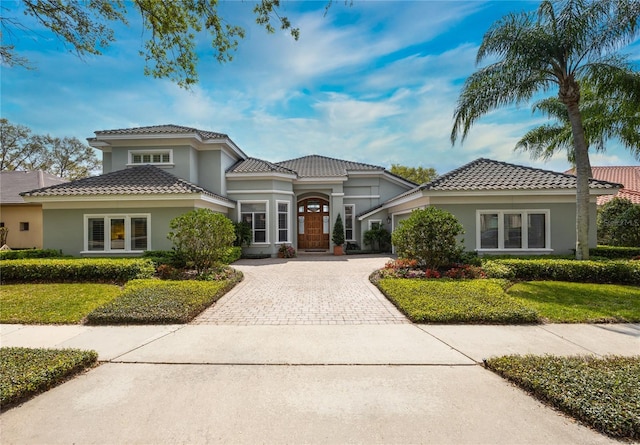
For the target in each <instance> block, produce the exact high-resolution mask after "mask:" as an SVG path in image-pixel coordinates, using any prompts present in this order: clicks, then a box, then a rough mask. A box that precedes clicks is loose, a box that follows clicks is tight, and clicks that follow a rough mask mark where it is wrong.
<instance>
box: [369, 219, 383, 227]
mask: <svg viewBox="0 0 640 445" xmlns="http://www.w3.org/2000/svg"><path fill="white" fill-rule="evenodd" d="M375 223H378V226H379V227H383V228H384V225H383V224H382V220H381V219H370V220H369V230H371V229H373V225H374V224H375Z"/></svg>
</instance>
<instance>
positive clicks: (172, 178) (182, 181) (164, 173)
mask: <svg viewBox="0 0 640 445" xmlns="http://www.w3.org/2000/svg"><path fill="white" fill-rule="evenodd" d="M144 170H148V171H150V172H153V174H155V175H159V176H161V177H164V179H168V180H170V181H173V182H174V183H177V184H179V185H182V186H183V187H185V188H186V189H187V190H190V191H192V192H194V193H203V194H205V195H209V196H212V197H216V198H219V199H222V200H224V201H229V202H232V200H231V199H229V198H227V197H225V196H222V195H218V194H217V193H214V192H211V191H209V190H207V189H205V188H203V187H201V186H199V185H197V184H194V183H192V182H189V181H187V180H186V179H182V178H179V177H177V176H176V175H174V174H171V173H169V172H167V171H164V170H163V169H161V168H158V167H156V166H155V165H138V166H135V167H130V168H127V169H124V170H115V171H112V172H109V173H105V174H102V175H98V176H89V177H87V178H82V179H78V180H75V181H71V182H66V183H62V184H55V185H51V186H48V187H41V188H39V189H35V190H30V191H27V192H22V193H20V196H37V195H40V194H42V193H44V192H48V191H51V190H55V189H64V188H65V187H72V188H73V187H74V186H77V185H78V184H88V185H91V184H92V183H98V186H100V183H102V182H104V181H105V180H107V181H108V180H109V178H111V177H119V176H122V175H123V174H132V173H135V172H137V171H144ZM88 195H90V194H88Z"/></svg>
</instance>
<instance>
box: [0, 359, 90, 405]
mask: <svg viewBox="0 0 640 445" xmlns="http://www.w3.org/2000/svg"><path fill="white" fill-rule="evenodd" d="M97 360H98V353H97V352H95V351H82V350H79V349H29V348H0V406H2V409H3V410H5V409H7V408H10V407H11V406H13V405H16V404H18V403H20V402H23V401H24V400H26V399H28V398H29V397H31V396H33V395H35V394H38V393H40V392H42V391H46V390H47V389H49V388H51V387H53V386H55V385H58V384H60V383H62V382H64V381H65V380H66V379H68V378H69V377H70V376H72V375H74V374H77V373H79V372H81V371H83V370H84V369H86V368H89V367H91V366H93V365H95V363H96V362H97Z"/></svg>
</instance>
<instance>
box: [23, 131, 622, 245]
mask: <svg viewBox="0 0 640 445" xmlns="http://www.w3.org/2000/svg"><path fill="white" fill-rule="evenodd" d="M95 134H96V137H95V138H91V139H89V144H90V145H91V146H93V147H95V148H97V149H99V150H102V152H103V168H104V174H103V175H101V176H97V177H92V178H87V179H81V180H78V181H73V182H69V183H67V184H61V185H57V186H52V187H45V188H42V189H39V190H33V191H30V192H27V193H23V194H22V195H23V196H24V198H25V201H27V202H33V203H38V204H41V205H42V208H43V214H44V245H45V247H47V248H55V249H62V250H63V251H64V252H65V253H67V254H72V255H83V256H90V255H101V256H103V255H119V256H121V255H139V254H141V253H142V252H143V251H144V250H167V249H170V248H171V243H170V241H169V240H168V239H167V233H168V232H169V222H170V220H171V219H172V218H174V217H176V216H178V215H180V214H182V213H185V212H187V211H189V210H192V209H196V208H209V209H212V210H214V211H216V212H220V213H222V214H225V215H227V216H228V217H229V218H230V219H232V220H233V221H244V222H246V223H247V224H249V226H250V227H251V236H252V239H251V245H250V246H249V247H246V248H245V253H249V254H267V255H272V256H275V255H276V254H277V250H278V247H279V246H280V245H281V244H284V243H286V244H292V245H293V246H294V247H296V248H297V249H298V250H301V251H326V250H329V249H330V247H331V246H332V245H331V240H330V234H331V232H332V228H333V224H334V222H335V220H336V217H337V215H338V214H341V216H342V218H343V220H344V225H345V238H346V240H347V242H350V243H355V244H358V245H360V246H362V247H364V246H363V243H362V239H363V235H364V232H366V231H367V230H369V229H370V228H372V227H374V226H375V225H381V226H384V227H385V228H387V229H388V230H392V229H393V228H394V227H395V226H396V225H397V224H398V222H399V221H400V220H401V219H403V218H406V217H407V216H408V214H409V213H410V212H411V210H413V209H415V208H420V207H424V206H427V205H436V206H438V207H442V208H444V209H446V210H449V211H451V212H452V213H453V214H454V215H455V216H456V217H458V219H459V220H460V222H461V223H462V224H463V226H464V227H465V230H466V232H467V233H466V235H465V246H466V247H467V249H469V250H478V251H479V252H480V253H507V252H513V253H550V252H554V253H567V252H570V251H571V249H573V248H575V177H573V176H570V175H565V174H562V173H556V172H551V171H546V170H539V169H532V168H527V167H521V166H517V165H512V164H505V163H501V162H496V161H490V160H486V159H480V160H478V161H475V162H473V163H471V164H468V165H466V166H464V167H461V168H459V169H457V170H454V171H452V172H451V173H448V174H446V175H443V176H441V177H439V178H437V179H436V180H434V181H432V182H430V183H428V184H424V185H421V186H417V185H416V184H414V183H412V182H410V181H407V180H405V179H403V178H400V177H398V176H396V175H393V174H391V173H390V172H388V171H387V170H385V169H384V168H383V167H379V166H375V165H371V164H364V163H359V162H351V161H346V160H340V159H333V158H328V157H324V156H318V155H312V156H304V157H301V158H296V159H291V160H288V161H282V162H275V163H274V162H269V161H265V160H260V159H255V158H251V157H249V156H247V155H246V154H245V153H244V152H243V151H242V150H241V149H240V148H239V147H238V146H237V145H236V144H235V143H234V142H233V141H232V140H231V139H230V138H229V137H228V136H227V135H225V134H220V133H214V132H209V131H202V130H198V129H194V128H188V127H181V126H177V125H162V126H152V127H141V128H130V129H121V130H108V131H97V132H96V133H95ZM618 188H619V184H612V183H608V182H606V181H591V192H592V194H593V211H592V214H593V221H595V199H596V197H597V196H599V195H606V194H615V193H616V192H617V190H618ZM592 229H593V230H592V232H593V236H592V238H593V244H594V245H595V224H593V225H592Z"/></svg>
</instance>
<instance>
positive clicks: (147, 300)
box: [87, 272, 242, 325]
mask: <svg viewBox="0 0 640 445" xmlns="http://www.w3.org/2000/svg"><path fill="white" fill-rule="evenodd" d="M241 279H242V275H241V274H240V273H239V272H236V273H235V274H234V275H233V276H232V278H230V279H226V280H220V281H194V280H185V281H162V280H134V281H130V282H129V283H127V285H126V286H125V289H124V291H123V293H122V295H121V296H120V297H119V298H116V299H115V300H113V301H111V302H110V303H108V304H106V305H104V306H101V307H99V308H97V309H95V310H94V311H92V312H91V313H90V314H89V315H88V316H87V324H100V325H104V324H107V325H109V324H171V323H187V322H189V321H191V320H192V319H193V318H194V317H195V316H196V315H198V314H199V313H200V312H202V311H203V310H204V309H206V308H207V307H209V306H211V304H213V303H214V302H216V301H217V300H218V299H219V298H220V297H222V296H223V295H224V294H225V293H227V292H228V291H229V290H230V289H231V288H233V286H235V285H236V283H238V282H239V281H240V280H241Z"/></svg>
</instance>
